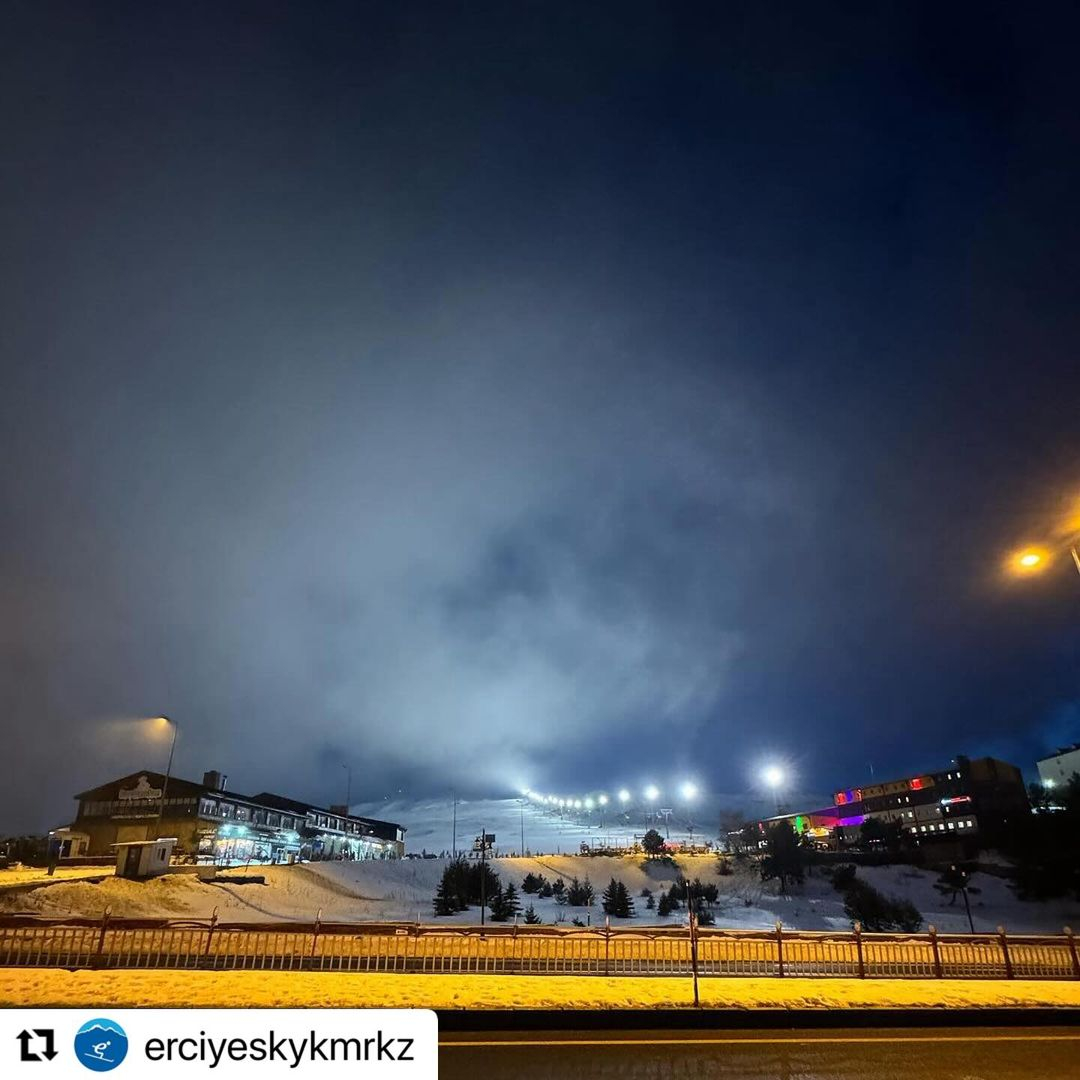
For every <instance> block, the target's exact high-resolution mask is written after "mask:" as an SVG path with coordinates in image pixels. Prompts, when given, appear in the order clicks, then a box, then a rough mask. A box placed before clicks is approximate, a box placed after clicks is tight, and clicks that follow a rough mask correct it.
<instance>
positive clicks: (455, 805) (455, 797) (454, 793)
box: [451, 791, 457, 859]
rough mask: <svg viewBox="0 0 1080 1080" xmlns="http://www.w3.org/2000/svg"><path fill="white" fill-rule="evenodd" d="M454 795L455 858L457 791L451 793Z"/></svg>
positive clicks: (455, 848) (455, 846) (455, 844)
mask: <svg viewBox="0 0 1080 1080" xmlns="http://www.w3.org/2000/svg"><path fill="white" fill-rule="evenodd" d="M451 794H452V795H453V797H454V858H455V859H456V858H457V792H456V791H454V792H452V793H451Z"/></svg>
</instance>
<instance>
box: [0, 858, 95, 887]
mask: <svg viewBox="0 0 1080 1080" xmlns="http://www.w3.org/2000/svg"><path fill="white" fill-rule="evenodd" d="M114 870H115V867H114V866H58V867H57V868H56V871H55V872H54V873H53V876H52V877H49V871H48V870H45V869H43V868H42V867H40V866H22V865H21V864H20V865H18V866H13V867H10V868H9V869H7V870H0V892H2V891H3V890H4V889H17V888H20V887H22V886H26V885H34V884H41V885H46V884H48V883H49V882H52V881H77V880H78V879H79V878H91V877H106V876H108V875H110V874H112V873H113V872H114Z"/></svg>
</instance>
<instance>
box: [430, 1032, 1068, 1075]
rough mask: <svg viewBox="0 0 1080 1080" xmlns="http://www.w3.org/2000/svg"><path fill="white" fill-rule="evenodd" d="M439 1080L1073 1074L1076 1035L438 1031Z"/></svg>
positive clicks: (1029, 1033)
mask: <svg viewBox="0 0 1080 1080" xmlns="http://www.w3.org/2000/svg"><path fill="white" fill-rule="evenodd" d="M439 1075H440V1077H443V1078H444V1080H455V1078H457V1077H461V1078H464V1080H473V1078H474V1077H476V1076H477V1075H481V1076H484V1077H486V1078H487V1080H501V1078H502V1077H514V1080H534V1078H535V1080H549V1078H550V1077H552V1076H559V1077H562V1078H565V1080H575V1078H577V1077H596V1076H605V1077H607V1076H611V1077H616V1076H618V1077H626V1078H628V1080H668V1078H671V1080H675V1078H679V1080H682V1078H684V1077H687V1076H725V1077H744V1076H745V1077H750V1076H754V1077H778V1076H786V1077H795V1076H798V1077H814V1078H818V1080H866V1078H867V1077H871V1076H872V1077H874V1080H911V1078H912V1077H920V1078H921V1080H956V1078H957V1077H970V1078H983V1077H985V1078H988V1080H990V1078H992V1080H1030V1078H1032V1077H1057V1078H1059V1080H1066V1078H1069V1080H1072V1078H1076V1077H1078V1076H1080V1032H1077V1031H1074V1030H1072V1031H1071V1030H1068V1029H1045V1028H1037V1029H1018V1028H1011V1029H1005V1030H998V1029H993V1028H978V1029H965V1030H948V1029H942V1030H937V1031H932V1032H921V1031H920V1032H906V1031H900V1030H891V1031H888V1032H881V1033H876V1034H875V1033H869V1032H866V1031H863V1030H854V1031H843V1030H836V1031H830V1032H819V1031H787V1032H783V1033H780V1032H777V1033H772V1032H761V1031H746V1032H737V1031H724V1032H716V1033H709V1032H674V1031H670V1030H667V1031H635V1032H632V1033H625V1034H624V1033H621V1032H606V1033H601V1034H599V1035H598V1034H597V1033H593V1032H589V1033H580V1032H572V1031H565V1032H544V1034H543V1036H542V1037H537V1036H536V1035H535V1034H532V1033H523V1034H510V1033H508V1034H501V1035H496V1036H492V1035H490V1034H478V1035H470V1034H468V1033H462V1034H453V1035H443V1036H442V1037H441V1038H440V1043H439Z"/></svg>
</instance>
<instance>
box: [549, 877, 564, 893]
mask: <svg viewBox="0 0 1080 1080" xmlns="http://www.w3.org/2000/svg"><path fill="white" fill-rule="evenodd" d="M551 891H552V892H553V893H554V894H555V895H556V896H561V895H562V894H563V893H564V892H566V883H565V882H564V881H563V879H562V878H561V877H557V878H556V879H555V880H554V881H553V882H552V883H551Z"/></svg>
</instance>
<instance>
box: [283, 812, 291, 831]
mask: <svg viewBox="0 0 1080 1080" xmlns="http://www.w3.org/2000/svg"><path fill="white" fill-rule="evenodd" d="M281 827H282V828H283V829H291V828H292V818H291V817H289V815H288V814H282V815H281Z"/></svg>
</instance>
